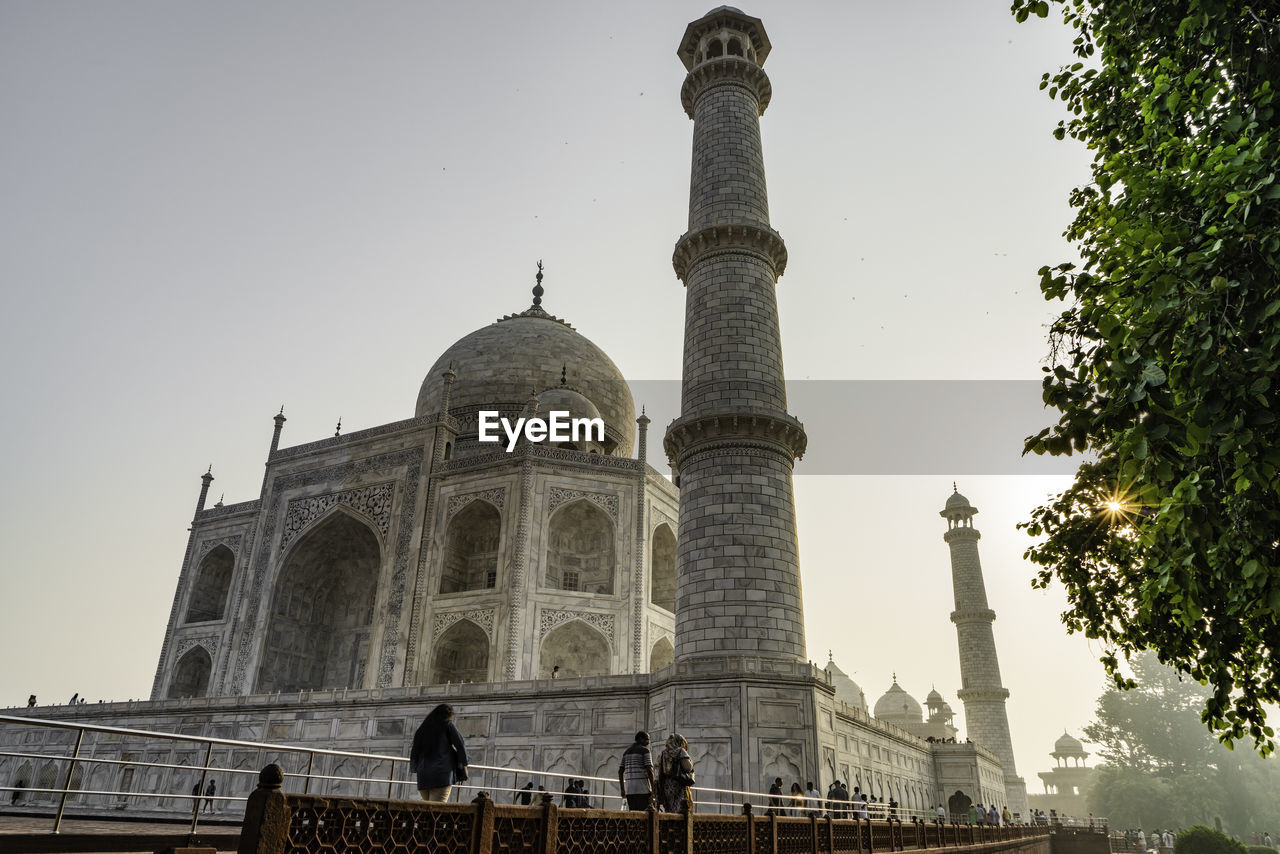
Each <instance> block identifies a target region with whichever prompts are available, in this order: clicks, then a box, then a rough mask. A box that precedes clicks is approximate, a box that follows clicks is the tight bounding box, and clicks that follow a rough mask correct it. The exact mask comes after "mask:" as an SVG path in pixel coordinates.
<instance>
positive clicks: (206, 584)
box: [0, 6, 1027, 816]
mask: <svg viewBox="0 0 1280 854" xmlns="http://www.w3.org/2000/svg"><path fill="white" fill-rule="evenodd" d="M771 49H772V45H771V44H770V41H769V38H768V36H767V35H766V32H765V28H764V25H763V24H762V22H761V21H760V20H758V19H756V18H753V17H751V16H750V15H747V14H745V13H743V12H741V11H739V10H737V9H734V8H732V7H728V6H721V7H719V8H716V9H714V10H712V11H711V12H709V13H707V14H706V15H705V16H703V17H701V18H699V19H698V20H696V21H694V22H692V23H690V24H689V25H688V26H687V28H686V29H685V31H684V34H683V36H682V37H681V38H680V40H679V46H678V50H677V55H678V57H679V61H680V62H681V63H682V64H683V66H684V70H685V77H684V82H683V85H682V86H681V88H680V103H681V105H682V106H683V108H684V110H685V112H686V113H687V114H688V116H689V118H690V119H691V120H692V121H693V143H692V145H693V152H692V173H691V179H690V192H689V212H688V213H689V216H688V222H687V224H686V226H685V229H684V231H683V234H681V235H680V236H679V238H678V240H677V241H676V244H675V249H674V253H673V259H672V260H673V265H674V268H675V273H676V276H677V277H678V278H679V279H680V280H681V282H683V286H684V288H685V294H686V308H685V319H684V329H683V338H682V342H683V343H682V346H683V354H684V355H683V377H682V385H681V408H680V414H679V417H677V418H676V419H675V420H674V421H672V422H671V423H670V424H669V425H666V426H665V427H661V426H660V427H659V428H658V432H655V434H654V435H653V436H651V435H650V426H651V424H650V420H649V418H648V417H647V416H646V415H645V413H644V410H643V409H641V411H640V412H639V413H637V405H636V403H637V402H636V401H635V400H633V398H632V394H631V391H630V389H629V386H628V383H627V379H626V377H624V376H623V375H622V373H621V372H620V371H619V369H618V368H617V366H616V365H615V364H614V363H613V361H611V360H610V358H609V356H608V355H607V354H606V352H605V351H604V350H603V349H602V348H601V347H600V346H598V345H597V344H596V343H593V342H592V341H591V340H590V339H589V338H588V337H587V335H586V334H584V333H583V332H581V331H579V330H578V329H576V328H575V327H574V326H573V325H572V321H573V318H572V317H561V316H558V312H559V311H560V309H558V308H557V306H556V304H555V299H554V294H555V288H554V281H553V280H552V279H550V278H544V275H543V273H542V271H541V269H539V270H538V272H537V275H536V277H535V279H534V280H533V282H534V284H533V290H532V299H531V301H530V300H529V298H528V297H527V296H522V295H521V292H522V291H523V292H524V293H528V292H527V291H525V290H524V287H523V286H522V287H511V288H505V287H504V288H500V289H497V291H496V292H495V293H494V298H495V299H501V300H507V301H509V303H510V306H511V309H510V310H511V313H509V314H507V315H505V316H503V317H501V318H498V319H496V320H493V322H488V323H487V325H482V326H480V327H479V328H478V329H477V330H476V331H474V332H472V333H470V334H469V335H466V336H464V337H462V338H461V339H460V340H458V341H457V342H455V343H454V344H452V345H451V346H449V347H448V348H447V349H445V350H444V352H442V353H441V354H440V356H439V358H438V359H436V361H435V363H434V364H433V365H431V366H430V368H428V369H427V370H426V371H425V375H424V379H423V381H422V385H421V388H420V390H419V391H418V395H417V399H416V403H415V405H414V407H413V410H412V415H411V416H410V417H407V418H405V419H404V420H401V421H396V422H393V423H389V424H384V425H382V426H378V427H374V428H372V429H367V430H361V431H358V432H351V433H347V434H342V433H340V432H339V433H338V434H335V435H334V436H332V437H329V438H325V439H323V440H320V441H315V442H309V443H306V444H301V445H293V446H290V445H288V443H287V442H285V436H286V430H285V425H286V416H285V414H284V411H283V410H282V411H281V412H280V413H279V414H277V415H276V416H275V419H274V429H273V430H272V432H271V434H270V441H269V445H268V444H267V441H266V439H267V436H266V434H265V431H264V436H263V439H264V445H267V447H266V466H265V474H264V477H263V481H262V486H261V491H260V494H259V495H258V496H257V497H255V498H253V499H252V500H249V501H244V502H240V503H232V504H224V503H222V502H218V503H217V504H215V505H213V506H209V505H208V499H209V492H210V487H211V484H212V482H213V478H214V476H213V474H212V473H211V472H208V473H206V474H205V475H204V476H203V478H202V482H201V484H200V489H199V497H198V499H197V501H196V505H195V513H194V517H193V519H192V522H191V529H190V537H189V540H188V543H187V547H186V552H185V554H184V555H183V556H182V559H181V565H180V569H179V571H178V573H177V585H176V593H175V595H174V598H173V605H172V609H171V611H170V614H169V619H168V625H167V628H166V631H165V635H164V638H163V639H162V642H161V644H160V650H159V660H158V664H157V666H156V672H155V680H154V685H153V688H152V692H151V697H150V700H148V701H143V702H133V703H128V704H125V703H111V704H103V705H97V706H92V707H79V708H77V707H74V706H71V707H65V708H63V707H50V708H41V707H37V708H34V709H28V710H24V711H25V712H26V713H29V714H30V715H31V716H33V717H45V718H54V719H59V720H61V719H78V718H83V719H92V720H94V721H96V722H111V723H113V724H118V725H120V726H127V727H134V728H139V729H151V730H162V731H175V732H186V733H202V734H206V735H213V736H218V737H226V738H235V739H241V740H244V741H271V742H281V743H289V744H303V745H306V744H312V745H316V746H323V747H332V748H339V749H344V750H351V751H361V752H369V753H379V754H390V755H402V754H404V753H406V752H407V750H408V744H409V740H410V738H411V736H412V733H413V729H414V727H415V726H416V725H417V723H418V722H419V721H420V720H421V718H422V715H423V714H424V712H425V711H426V710H427V709H429V708H430V707H431V706H433V705H435V704H436V703H439V702H449V703H451V704H452V705H453V706H454V708H455V709H456V710H457V718H456V722H457V724H458V726H459V729H460V730H461V732H462V733H463V735H464V736H465V738H466V739H467V744H468V751H469V752H471V753H472V761H473V762H475V763H478V764H488V765H493V766H503V767H519V768H535V769H543V770H548V771H562V772H565V773H578V774H583V775H597V776H604V777H614V776H616V772H617V763H618V757H619V754H620V752H621V750H622V749H624V748H625V747H626V745H627V744H629V743H630V741H631V738H632V736H633V734H634V733H635V732H636V731H637V730H639V729H646V730H649V731H650V732H652V733H654V734H655V739H656V738H659V737H663V736H665V734H666V733H669V732H671V731H673V730H678V731H679V732H681V733H682V734H684V735H685V736H686V737H687V738H688V741H689V744H690V750H691V753H692V756H693V760H694V764H695V766H696V767H697V770H698V779H699V781H700V785H705V786H710V787H721V788H726V789H740V790H752V791H762V790H763V789H764V788H766V787H767V786H768V783H769V781H772V779H773V778H774V777H782V778H784V779H786V780H788V781H791V780H800V781H806V780H812V781H813V782H814V783H815V784H817V786H818V787H819V788H820V789H821V790H822V791H825V790H826V787H827V786H828V785H829V784H830V783H832V782H833V781H834V780H837V779H838V780H843V781H846V783H847V784H848V786H849V788H850V789H851V790H852V788H853V787H854V786H858V787H860V788H861V790H862V791H864V792H868V793H870V794H872V795H874V796H876V797H878V798H879V799H880V800H883V801H889V800H891V799H892V800H896V801H897V802H898V803H899V804H900V805H902V806H903V807H904V808H907V809H928V808H930V807H931V806H932V805H934V804H939V803H944V804H945V803H956V802H955V801H953V800H952V799H953V798H955V797H956V796H957V795H959V796H962V798H963V799H964V800H966V801H972V802H980V803H983V804H997V805H1007V806H1008V808H1009V810H1010V811H1011V812H1013V813H1015V814H1020V815H1024V816H1025V815H1026V814H1027V793H1026V785H1025V783H1024V781H1023V779H1022V778H1021V777H1019V776H1018V774H1017V770H1016V768H1015V766H1014V758H1013V747H1012V742H1011V738H1010V733H1009V724H1008V720H1007V716H1006V712H1005V703H1006V700H1007V698H1008V696H1009V692H1008V691H1007V690H1006V689H1005V688H1004V687H1003V684H1002V682H1001V677H1000V669H999V663H998V656H997V651H996V646H995V640H994V635H993V632H992V622H993V620H994V619H995V613H994V612H993V611H992V610H991V609H990V607H989V605H988V602H987V597H986V591H985V587H984V582H983V576H982V566H981V562H980V560H979V551H978V540H979V537H980V534H979V531H978V529H977V528H976V527H975V526H974V517H975V514H977V512H978V511H977V508H976V507H974V506H973V505H972V504H971V503H970V501H969V500H968V499H967V498H965V496H963V495H961V494H960V493H959V491H955V492H953V494H951V495H950V496H939V499H940V504H942V507H941V508H940V517H941V520H942V521H941V522H939V521H938V520H934V521H933V524H935V525H937V535H938V536H939V538H940V539H942V540H943V542H944V543H945V544H946V546H947V549H948V551H949V556H950V567H951V577H952V584H953V589H954V596H955V610H954V611H953V612H952V614H951V620H952V621H953V622H954V623H955V626H956V632H957V639H958V649H959V658H960V663H961V674H962V683H963V684H962V685H961V686H959V688H958V690H957V691H956V694H955V697H956V699H957V700H958V701H959V702H961V703H963V706H964V710H965V720H966V724H967V733H965V734H964V735H963V736H961V737H957V735H958V731H957V728H956V726H955V725H954V723H953V715H954V712H953V709H952V707H951V706H950V705H949V703H948V701H947V700H946V699H945V698H944V696H943V695H942V694H941V693H940V692H939V691H938V690H936V688H935V689H934V690H931V691H930V692H929V694H928V696H927V697H926V698H925V702H924V704H923V706H922V704H921V703H920V702H918V701H917V700H916V699H914V698H913V697H912V696H911V695H910V694H908V693H907V691H905V690H904V689H903V688H902V687H901V686H899V685H898V683H897V680H896V677H895V680H894V682H893V684H892V685H891V686H890V687H889V688H888V689H887V691H885V693H884V694H883V696H881V697H880V698H879V699H878V700H876V701H875V702H874V704H868V702H867V699H866V695H865V694H864V693H863V690H862V688H861V687H859V686H858V685H857V684H855V683H854V682H853V681H852V680H851V679H850V678H849V676H848V675H846V673H845V672H844V671H843V670H841V669H840V667H839V666H838V665H837V663H836V662H835V661H834V660H828V661H827V662H826V663H825V666H822V665H815V664H813V663H811V661H810V653H809V652H808V650H807V649H806V645H805V626H804V611H803V607H802V600H801V595H800V592H801V566H800V561H799V558H798V549H797V542H796V524H795V508H794V501H793V497H792V469H793V466H794V464H795V461H796V460H797V459H798V458H799V457H801V456H802V455H803V454H804V453H805V450H806V443H807V438H806V434H805V429H804V426H803V424H802V423H801V421H800V420H798V419H797V417H795V416H793V415H792V414H791V413H790V412H789V411H788V409H787V400H786V390H785V383H784V372H783V364H782V342H781V339H780V334H779V323H778V306H777V300H776V298H775V295H774V288H775V285H776V283H777V280H778V278H779V277H780V276H781V275H782V274H783V273H784V271H785V268H786V264H787V248H786V244H785V243H784V241H783V239H782V237H781V236H780V235H779V233H778V232H777V231H775V230H774V229H773V227H772V225H771V224H770V218H769V207H768V196H767V191H766V184H765V169H764V161H763V154H762V148H761V128H760V118H761V116H762V115H763V114H764V113H765V111H766V109H767V108H768V106H769V103H770V99H771V96H772V89H771V85H770V81H769V77H768V76H767V75H766V73H765V71H764V68H763V66H764V64H765V61H766V60H767V58H768V56H769V54H770V51H771ZM797 49H798V46H797ZM676 230H677V229H676V228H674V227H673V231H676ZM531 272H532V270H531ZM671 286H672V287H674V286H675V285H674V283H672V285H671ZM526 303H527V305H526ZM489 320H490V318H483V317H480V318H475V323H476V324H483V323H486V321H489ZM655 334H661V333H655ZM670 337H671V346H673V347H674V346H675V343H676V340H677V339H676V337H675V335H674V333H673V334H672V335H671V336H670ZM407 402H408V401H407V400H406V404H407ZM406 410H407V406H406ZM482 412H484V413H495V412H496V413H497V414H498V415H500V416H501V417H504V418H510V419H512V420H514V419H516V418H519V417H530V416H537V415H540V414H542V415H545V414H546V413H550V412H567V413H569V414H570V415H571V416H572V417H574V418H586V419H600V421H602V422H603V425H604V430H603V435H602V436H600V435H597V436H593V437H590V438H587V439H581V440H578V441H568V442H563V441H562V442H555V443H552V442H536V441H528V440H521V441H519V442H518V443H516V444H515V445H514V447H512V448H511V450H509V451H508V450H507V449H506V448H505V446H504V445H501V444H489V443H482V442H480V441H478V424H479V420H480V418H481V413H482ZM799 414H800V415H803V413H799ZM650 441H660V442H661V443H662V447H663V448H664V450H665V451H666V454H667V457H668V459H669V462H670V473H669V475H670V476H668V473H666V472H661V471H658V470H656V469H654V468H653V467H651V466H650V465H648V464H647V463H646V462H645V460H646V456H647V449H648V443H649V442H650ZM928 524H930V523H929V520H921V525H922V526H923V525H928ZM941 552H942V549H941V545H940V546H939V567H940V569H941V567H942V565H943V564H942V562H941V561H942V554H941ZM17 737H18V736H17V735H16V731H15V730H13V729H11V728H8V727H0V743H2V744H5V745H6V746H10V745H12V744H13V743H14V739H15V738H17ZM42 737H43V736H42ZM49 737H50V738H52V737H53V736H49ZM26 747H27V748H28V749H30V748H31V745H30V744H28V745H26ZM86 749H89V750H94V751H97V754H95V755H106V754H107V753H110V752H111V751H112V750H113V749H118V747H113V745H112V743H111V742H110V740H109V739H105V738H104V739H101V740H97V741H93V743H92V744H89V745H88V746H87V748H86ZM166 751H167V752H166ZM144 758H145V760H146V761H147V762H151V763H153V764H154V766H155V767H153V768H150V770H144V771H140V772H139V773H140V774H144V775H151V776H152V777H153V778H154V779H149V780H148V781H147V785H151V786H153V787H154V789H153V790H161V789H163V788H165V787H166V786H168V787H169V788H170V789H172V788H174V786H176V785H177V783H176V779H177V778H176V777H173V779H174V782H173V783H172V784H170V782H169V780H170V777H168V776H166V775H174V774H175V772H174V771H173V769H172V768H166V767H162V766H178V767H180V766H183V765H187V764H192V763H193V762H195V761H198V757H192V756H186V755H183V753H182V751H181V749H180V748H176V747H175V748H163V747H161V748H157V752H156V755H155V756H147V757H144ZM229 759H230V761H231V762H233V763H235V762H243V763H244V767H251V765H252V763H253V762H254V761H256V757H254V756H252V755H250V754H248V753H246V754H245V755H244V756H243V757H240V756H238V755H236V754H234V753H233V754H232V755H231V756H230V757H229ZM138 761H140V762H141V761H143V760H142V759H139V760H138ZM237 767H239V766H237ZM328 770H329V771H330V772H332V773H334V774H338V773H340V772H342V771H348V772H349V771H351V770H352V769H351V768H349V767H348V768H345V769H344V768H343V767H342V763H340V762H335V763H334V764H333V766H332V767H330V768H329V769H328ZM39 773H40V771H39V769H38V768H33V767H31V765H30V763H28V764H27V765H26V766H21V765H20V764H19V760H15V759H2V760H0V781H4V782H6V783H7V784H11V782H12V781H13V780H14V779H17V778H18V777H19V775H21V774H26V775H27V776H26V779H28V780H35V779H37V778H38V777H39ZM88 773H90V774H95V775H96V774H101V775H111V774H116V773H119V772H118V769H117V768H116V767H114V766H111V765H100V766H96V767H95V770H93V771H91V772H88ZM86 782H87V783H88V784H89V786H90V787H94V788H97V787H101V788H110V787H111V785H112V783H113V782H115V781H113V780H110V779H102V780H99V781H96V784H95V781H94V780H89V781H86ZM97 784H100V786H99V785H97ZM251 784H252V780H251V778H249V777H247V776H246V778H245V779H243V780H238V781H235V782H234V783H233V784H232V785H234V786H238V787H241V788H242V789H243V790H244V792H247V791H248V789H249V788H250V787H251ZM138 786H139V791H142V790H143V786H142V782H141V781H139V783H138ZM236 793H237V792H235V791H233V792H231V794H236ZM241 793H243V792H241ZM966 806H967V804H966Z"/></svg>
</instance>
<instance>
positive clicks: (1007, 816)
mask: <svg viewBox="0 0 1280 854" xmlns="http://www.w3.org/2000/svg"><path fill="white" fill-rule="evenodd" d="M1000 819H1001V820H1002V821H1003V822H1004V826H1005V827H1008V826H1009V825H1011V824H1013V814H1012V813H1010V812H1009V805H1008V804H1005V807H1004V811H1003V812H1001V814H1000Z"/></svg>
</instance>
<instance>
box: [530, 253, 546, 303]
mask: <svg viewBox="0 0 1280 854" xmlns="http://www.w3.org/2000/svg"><path fill="white" fill-rule="evenodd" d="M534 280H535V281H536V284H535V285H534V286H533V305H532V306H530V308H541V307H542V295H543V294H545V293H546V291H545V290H543V288H542V259H541V258H539V259H538V275H536V276H534Z"/></svg>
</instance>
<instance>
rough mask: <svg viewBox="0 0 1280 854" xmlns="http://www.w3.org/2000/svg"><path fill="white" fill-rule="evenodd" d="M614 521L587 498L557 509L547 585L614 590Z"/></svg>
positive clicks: (550, 539)
mask: <svg viewBox="0 0 1280 854" xmlns="http://www.w3.org/2000/svg"><path fill="white" fill-rule="evenodd" d="M613 540H614V532H613V521H612V520H611V519H610V518H609V516H608V514H607V513H605V512H604V511H603V510H601V509H600V508H599V507H597V506H596V505H594V504H592V503H591V502H590V501H587V500H586V499H579V500H577V501H573V502H571V503H569V504H566V505H564V506H563V507H561V508H559V509H558V510H556V512H555V513H554V514H552V516H551V524H550V525H549V526H548V529H547V574H546V585H547V586H548V587H553V588H556V589H558V590H580V591H582V592H584V593H604V594H610V595H611V594H612V593H613V575H614V564H615V558H614V547H613Z"/></svg>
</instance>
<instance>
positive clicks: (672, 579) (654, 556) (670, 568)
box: [649, 523, 676, 614]
mask: <svg viewBox="0 0 1280 854" xmlns="http://www.w3.org/2000/svg"><path fill="white" fill-rule="evenodd" d="M649 601H650V602H651V603H652V604H653V605H655V606H657V607H659V608H662V609H664V610H667V611H670V612H672V613H673V614H674V613H675V610H676V535H675V534H674V533H672V531H671V526H670V525H668V524H666V523H663V524H661V525H659V526H658V527H656V528H654V529H653V536H652V537H651V538H650V542H649Z"/></svg>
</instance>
